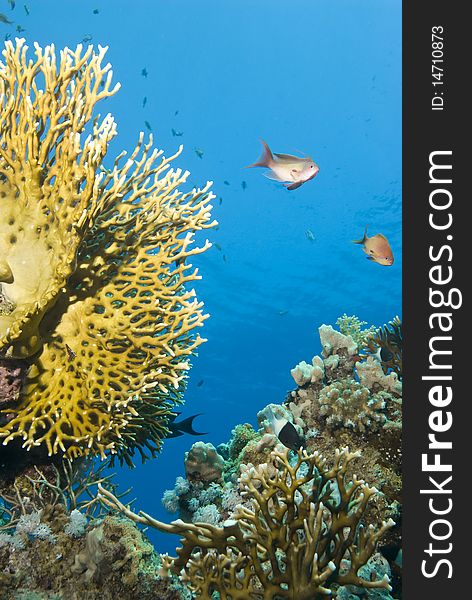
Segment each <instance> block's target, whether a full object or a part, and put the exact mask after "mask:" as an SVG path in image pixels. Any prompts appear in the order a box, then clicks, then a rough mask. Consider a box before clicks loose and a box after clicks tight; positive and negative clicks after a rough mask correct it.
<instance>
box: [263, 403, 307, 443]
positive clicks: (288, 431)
mask: <svg viewBox="0 0 472 600" xmlns="http://www.w3.org/2000/svg"><path fill="white" fill-rule="evenodd" d="M270 413H271V415H270V420H271V426H272V429H273V431H274V433H275V435H276V436H277V437H278V438H279V440H280V442H281V443H282V444H283V445H284V446H285V447H286V448H290V450H295V451H297V450H298V449H299V448H304V447H305V441H304V439H303V438H302V437H301V436H300V434H299V433H298V431H297V430H296V429H295V426H294V425H293V423H290V421H287V419H285V418H284V417H276V416H275V415H274V412H273V411H272V409H270Z"/></svg>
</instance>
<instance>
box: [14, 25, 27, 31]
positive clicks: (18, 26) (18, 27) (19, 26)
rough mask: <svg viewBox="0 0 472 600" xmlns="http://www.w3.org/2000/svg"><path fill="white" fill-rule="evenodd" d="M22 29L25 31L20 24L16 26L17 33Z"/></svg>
mask: <svg viewBox="0 0 472 600" xmlns="http://www.w3.org/2000/svg"><path fill="white" fill-rule="evenodd" d="M23 31H26V29H25V28H24V27H22V26H21V25H17V26H16V32H17V33H23Z"/></svg>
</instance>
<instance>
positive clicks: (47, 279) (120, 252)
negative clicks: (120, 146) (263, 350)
mask: <svg viewBox="0 0 472 600" xmlns="http://www.w3.org/2000/svg"><path fill="white" fill-rule="evenodd" d="M105 52H106V48H101V47H100V46H99V47H98V52H94V51H93V48H92V47H91V46H89V47H88V48H87V49H86V50H83V48H82V46H80V45H79V46H78V47H77V49H76V50H70V49H68V48H65V49H64V50H62V51H61V52H60V57H59V58H57V57H56V54H55V50H54V47H53V46H47V47H46V48H44V49H43V48H40V47H39V46H38V45H35V52H34V54H35V57H34V58H33V59H30V58H28V56H27V47H26V46H25V44H24V40H18V39H17V40H16V44H15V45H13V44H12V43H11V42H7V43H6V47H5V50H4V51H3V57H4V59H3V61H2V62H0V112H1V121H0V358H1V357H3V358H5V359H9V358H15V359H24V360H25V361H28V364H31V367H30V369H29V371H28V375H27V381H26V383H25V385H24V389H23V392H22V395H21V398H20V402H19V404H17V405H15V406H11V407H8V408H6V409H5V410H3V413H4V414H3V416H1V415H0V419H1V420H0V436H1V437H3V438H4V440H3V443H4V444H6V443H8V442H10V441H11V440H12V439H14V438H17V437H19V438H22V440H23V445H24V447H26V448H27V449H30V448H31V447H32V446H39V445H46V447H47V450H48V452H49V454H55V453H57V452H65V453H67V455H69V456H71V457H76V456H79V455H83V454H88V453H91V452H94V453H96V452H99V453H100V454H102V456H103V455H104V453H105V452H106V451H111V452H112V453H118V454H120V455H121V456H124V457H125V458H128V456H129V455H130V454H132V453H133V452H134V451H135V450H136V449H137V450H139V451H141V452H142V453H144V449H145V448H146V447H147V449H149V450H151V452H153V451H154V450H156V449H158V447H159V443H160V439H161V437H162V435H163V431H164V426H165V419H163V416H165V415H166V414H167V413H168V411H169V408H170V407H171V406H172V403H173V402H176V401H179V397H180V393H181V391H182V387H183V383H184V379H185V374H186V370H187V369H188V368H189V362H188V361H189V357H190V355H191V354H192V353H194V351H195V348H196V347H197V346H198V345H199V344H200V343H201V342H202V341H204V340H203V339H202V338H201V337H200V336H199V335H193V330H194V329H195V328H197V327H200V326H201V325H202V323H203V321H204V319H205V317H206V315H204V314H203V313H202V303H200V302H198V300H197V299H196V297H195V292H194V290H193V289H188V288H187V287H186V285H187V284H188V283H189V282H192V281H193V280H196V279H199V276H198V274H197V270H196V269H194V268H193V267H192V265H190V264H188V263H186V259H187V258H188V257H189V256H191V255H192V254H197V253H200V252H203V251H204V250H206V249H207V248H208V247H209V246H210V243H209V242H208V241H207V242H205V244H204V245H203V247H201V248H197V247H192V239H193V235H194V232H196V231H198V230H201V229H205V228H208V227H211V226H213V225H214V224H215V223H214V222H211V215H210V210H211V206H210V204H209V203H210V201H211V199H212V198H213V195H212V194H211V193H210V192H209V191H208V190H209V186H210V185H211V184H210V183H209V184H207V185H206V186H205V187H204V188H203V189H201V190H195V189H194V190H192V191H190V192H188V193H181V192H180V191H179V190H178V186H179V185H181V184H183V183H184V182H185V181H186V178H187V176H188V173H187V172H182V171H181V170H180V169H176V170H174V169H171V168H169V163H170V162H171V160H172V159H174V158H175V157H176V156H177V155H178V154H179V153H180V150H179V152H177V154H175V156H172V157H170V158H165V157H164V156H163V154H162V152H161V151H157V150H155V149H153V148H152V138H150V140H149V142H148V143H145V141H144V140H143V135H142V134H141V137H140V139H139V141H138V144H137V146H136V148H135V150H134V151H133V153H132V154H131V156H130V157H129V159H128V160H125V159H124V154H125V153H123V154H121V155H120V156H119V157H118V158H117V159H116V160H115V162H114V165H113V167H112V168H111V169H110V170H108V171H107V170H105V169H104V167H103V166H102V162H103V160H104V157H105V154H106V152H107V149H108V145H109V143H110V141H111V139H112V138H113V137H114V136H115V135H116V126H115V122H114V120H113V118H112V116H111V115H109V114H108V115H107V116H105V117H104V118H102V119H100V116H97V117H95V118H94V120H93V121H92V113H93V110H94V107H95V105H96V104H97V102H99V101H100V100H102V99H104V98H107V97H108V96H111V95H112V94H114V93H115V92H116V91H117V89H118V87H119V86H118V85H116V86H115V87H114V88H112V87H111V77H112V72H111V70H110V65H109V64H107V65H103V66H102V62H103V58H104V55H105ZM84 138H85V139H84Z"/></svg>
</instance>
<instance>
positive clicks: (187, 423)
mask: <svg viewBox="0 0 472 600" xmlns="http://www.w3.org/2000/svg"><path fill="white" fill-rule="evenodd" d="M201 414H202V413H198V414H197V415H192V416H191V417H187V418H186V419H184V420H183V421H180V423H177V425H178V428H179V430H180V431H183V432H184V433H188V434H189V435H207V432H200V431H195V429H194V428H193V421H194V419H196V418H197V417H199V416H200V415H201Z"/></svg>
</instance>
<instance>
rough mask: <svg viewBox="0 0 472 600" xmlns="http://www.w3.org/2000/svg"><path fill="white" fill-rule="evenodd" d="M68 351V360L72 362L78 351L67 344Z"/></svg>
mask: <svg viewBox="0 0 472 600" xmlns="http://www.w3.org/2000/svg"><path fill="white" fill-rule="evenodd" d="M66 351H67V360H68V361H69V362H72V361H73V360H74V358H75V357H76V356H77V355H76V353H75V352H74V351H73V350H72V348H71V347H70V346H69V345H68V344H66Z"/></svg>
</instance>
